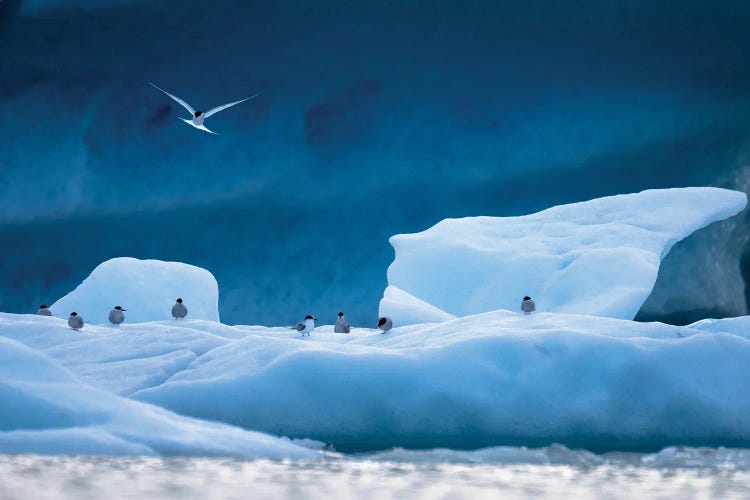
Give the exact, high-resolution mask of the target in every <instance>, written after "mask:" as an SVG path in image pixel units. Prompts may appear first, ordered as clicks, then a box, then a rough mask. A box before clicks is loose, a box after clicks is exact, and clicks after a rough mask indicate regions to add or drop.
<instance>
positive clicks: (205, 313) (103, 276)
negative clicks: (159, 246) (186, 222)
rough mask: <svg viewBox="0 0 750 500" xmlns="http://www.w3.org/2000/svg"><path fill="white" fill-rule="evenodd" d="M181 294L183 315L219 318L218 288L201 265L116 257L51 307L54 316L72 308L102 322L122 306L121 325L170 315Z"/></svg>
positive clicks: (211, 319)
mask: <svg viewBox="0 0 750 500" xmlns="http://www.w3.org/2000/svg"><path fill="white" fill-rule="evenodd" d="M178 297H179V298H182V299H183V300H184V301H185V305H186V306H187V308H188V317H189V318H191V319H203V320H208V321H219V286H218V284H217V283H216V278H214V276H213V275H212V274H211V273H210V272H208V271H206V270H205V269H201V268H200V267H195V266H191V265H189V264H183V263H181V262H164V261H161V260H139V259H133V258H130V257H119V258H115V259H111V260H108V261H106V262H103V263H101V264H99V265H98V266H97V267H96V269H94V270H93V271H92V272H91V274H90V275H89V276H88V277H87V278H86V279H85V280H84V281H83V283H81V284H80V285H78V287H76V289H75V290H73V291H72V292H70V293H69V294H67V295H66V296H65V297H63V298H61V299H60V300H58V301H57V302H55V303H54V304H52V306H51V307H50V309H51V310H52V312H53V313H54V314H55V315H56V316H59V317H67V316H68V314H70V313H71V312H72V311H76V312H77V313H78V314H79V315H81V316H82V317H83V319H84V321H86V323H93V324H107V323H108V320H107V315H108V314H109V311H110V310H111V309H112V308H113V307H115V306H118V305H119V306H122V307H123V308H125V309H127V312H126V313H125V321H126V323H140V322H144V321H158V320H165V319H171V318H172V306H173V305H174V303H175V300H176V299H177V298H178Z"/></svg>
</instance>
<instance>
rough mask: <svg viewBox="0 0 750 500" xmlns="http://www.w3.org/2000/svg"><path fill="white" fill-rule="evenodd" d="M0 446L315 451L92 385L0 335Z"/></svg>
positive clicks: (268, 454) (273, 454) (245, 454)
mask: <svg viewBox="0 0 750 500" xmlns="http://www.w3.org/2000/svg"><path fill="white" fill-rule="evenodd" d="M0 399H1V400H2V405H0V453H46V454H87V455H100V454H106V455H166V456H169V455H197V456H231V457H239V458H273V459H281V458H315V457H316V456H318V453H317V452H315V451H313V450H310V449H308V448H304V447H300V446H297V445H296V444H294V443H292V442H291V441H290V440H289V439H281V438H275V437H272V436H268V435H265V434H261V433H258V432H249V431H245V430H242V429H239V428H237V427H233V426H229V425H225V424H217V423H212V422H204V421H200V420H196V419H193V418H188V417H182V416H179V415H175V414H174V413H172V412H170V411H167V410H164V409H161V408H157V407H155V406H152V405H148V404H144V403H139V402H137V401H132V400H129V399H125V398H122V397H119V396H116V395H113V394H111V393H108V392H106V391H103V390H99V389H95V388H93V387H90V386H88V385H86V384H84V383H82V382H81V381H79V380H78V379H77V378H76V377H75V376H73V374H71V373H70V372H69V371H67V370H66V369H65V368H63V367H62V366H60V365H59V364H58V363H57V362H55V361H54V360H52V359H51V358H49V357H48V356H46V355H44V354H41V353H39V352H37V351H35V350H33V349H31V348H29V347H27V346H24V345H22V344H20V343H18V342H16V341H13V340H10V339H8V338H5V337H0Z"/></svg>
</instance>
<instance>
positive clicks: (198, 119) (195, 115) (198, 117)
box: [148, 82, 258, 135]
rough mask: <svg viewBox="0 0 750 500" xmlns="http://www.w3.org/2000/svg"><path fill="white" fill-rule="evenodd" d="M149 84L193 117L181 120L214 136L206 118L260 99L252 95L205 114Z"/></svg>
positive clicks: (217, 107) (256, 95)
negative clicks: (254, 99) (205, 122)
mask: <svg viewBox="0 0 750 500" xmlns="http://www.w3.org/2000/svg"><path fill="white" fill-rule="evenodd" d="M148 83H149V84H151V86H152V87H154V88H155V89H157V90H160V91H162V92H164V93H165V94H167V95H168V96H169V97H171V98H172V99H174V100H175V101H177V102H178V103H179V104H180V106H182V107H183V108H185V109H186V110H187V111H188V113H190V114H191V115H192V117H191V118H189V119H188V118H180V120H182V121H184V122H185V123H187V124H188V125H192V126H193V127H195V128H197V129H198V130H202V131H204V132H208V133H209V134H214V135H218V134H217V133H216V132H214V131H213V130H209V129H207V128H206V126H205V125H204V124H203V122H204V121H205V119H206V118H208V117H209V116H213V115H215V114H216V113H218V112H219V111H223V110H225V109H227V108H231V107H232V106H234V105H235V104H239V103H241V102H245V101H247V100H248V99H252V98H253V97H258V94H255V95H251V96H250V97H246V98H245V99H242V100H240V101H234V102H230V103H228V104H222V105H221V106H216V107H215V108H212V109H209V110H208V111H206V112H203V111H196V110H195V109H193V107H192V106H191V105H190V104H188V103H187V102H185V101H183V100H182V99H180V98H179V97H177V96H176V95H172V94H170V93H169V92H167V91H166V90H164V89H161V88H159V87H157V86H156V85H154V84H153V83H151V82H148Z"/></svg>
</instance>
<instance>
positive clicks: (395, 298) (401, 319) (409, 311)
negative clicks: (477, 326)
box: [379, 286, 456, 326]
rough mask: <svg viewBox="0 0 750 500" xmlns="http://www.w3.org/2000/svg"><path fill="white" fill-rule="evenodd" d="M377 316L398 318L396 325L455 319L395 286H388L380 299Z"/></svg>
mask: <svg viewBox="0 0 750 500" xmlns="http://www.w3.org/2000/svg"><path fill="white" fill-rule="evenodd" d="M379 317H381V318H382V317H389V318H398V323H397V324H396V326H401V325H412V324H417V323H442V322H443V321H448V320H450V319H456V317H455V316H454V315H452V314H448V313H447V312H445V311H443V310H441V309H438V308H437V307H435V306H433V305H431V304H428V303H427V302H425V301H423V300H419V299H418V298H416V297H415V296H413V295H411V294H408V293H406V292H405V291H403V290H401V289H400V288H398V287H396V286H389V287H388V288H386V289H385V292H384V293H383V299H382V300H381V301H380V313H379Z"/></svg>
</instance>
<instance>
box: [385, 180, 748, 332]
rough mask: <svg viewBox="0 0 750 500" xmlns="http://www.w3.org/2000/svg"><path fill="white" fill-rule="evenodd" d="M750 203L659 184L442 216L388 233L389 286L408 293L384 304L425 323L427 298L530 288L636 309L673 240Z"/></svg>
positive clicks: (550, 304)
mask: <svg viewBox="0 0 750 500" xmlns="http://www.w3.org/2000/svg"><path fill="white" fill-rule="evenodd" d="M746 204H747V196H746V195H745V194H744V193H741V192H738V191H730V190H725V189H718V188H682V189H660V190H648V191H643V192H640V193H635V194H627V195H618V196H610V197H606V198H598V199H595V200H591V201H586V202H581V203H573V204H570V205H561V206H557V207H553V208H550V209H548V210H544V211H542V212H538V213H536V214H532V215H527V216H522V217H505V218H501V217H468V218H463V219H445V220H443V221H441V222H439V223H438V224H436V225H435V226H433V227H431V228H430V229H428V230H426V231H423V232H421V233H416V234H401V235H396V236H393V237H392V238H391V240H390V241H391V244H392V245H393V248H394V249H395V251H396V258H395V260H394V261H393V263H392V264H391V266H390V267H389V268H388V284H389V285H390V286H389V289H388V290H390V289H391V287H394V286H395V287H398V288H399V289H400V290H402V291H403V292H405V293H406V294H409V295H411V296H412V297H410V298H409V301H408V302H406V301H405V302H404V303H398V302H394V300H393V299H392V297H391V296H389V295H390V294H389V293H388V292H387V293H386V294H385V296H384V299H383V301H382V302H381V305H380V313H381V315H387V316H390V317H392V318H393V319H394V322H395V323H396V324H399V325H404V324H409V323H423V322H431V321H435V315H434V314H432V312H431V310H429V305H432V306H434V307H435V308H438V310H442V311H444V312H446V313H447V314H452V315H455V316H467V315H470V314H477V313H482V312H487V311H493V310H497V309H508V310H517V309H518V307H519V306H520V303H521V299H522V298H523V297H524V296H525V295H530V296H531V297H532V298H533V299H534V300H535V301H536V304H537V310H538V311H550V312H553V311H554V312H565V313H578V314H589V315H596V316H608V317H614V318H622V319H632V318H634V317H635V315H636V313H637V312H638V309H639V308H640V307H641V305H642V304H643V302H644V301H645V300H646V298H647V297H648V295H649V294H650V293H651V290H652V289H653V287H654V283H655V282H656V277H657V274H658V271H659V264H660V263H661V260H662V259H663V258H664V257H665V256H666V254H667V253H668V252H669V250H670V248H672V245H674V244H675V243H677V242H678V241H680V240H682V239H683V238H685V237H687V236H688V235H690V234H691V233H693V232H694V231H696V230H698V229H700V228H702V227H704V226H706V225H708V224H710V223H712V222H715V221H718V220H722V219H726V218H728V217H731V216H733V215H735V214H737V213H739V212H740V211H741V210H742V209H744V207H745V205H746ZM415 299H416V300H415ZM419 301H421V302H419ZM415 302H416V303H417V305H416V306H415V307H409V303H415ZM424 303H426V304H427V306H425V304H424ZM422 311H427V313H426V314H422Z"/></svg>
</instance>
